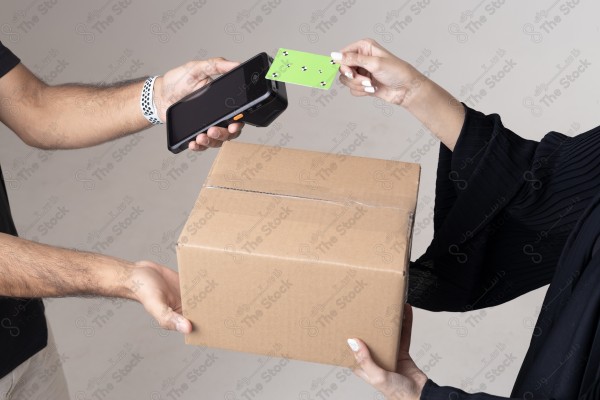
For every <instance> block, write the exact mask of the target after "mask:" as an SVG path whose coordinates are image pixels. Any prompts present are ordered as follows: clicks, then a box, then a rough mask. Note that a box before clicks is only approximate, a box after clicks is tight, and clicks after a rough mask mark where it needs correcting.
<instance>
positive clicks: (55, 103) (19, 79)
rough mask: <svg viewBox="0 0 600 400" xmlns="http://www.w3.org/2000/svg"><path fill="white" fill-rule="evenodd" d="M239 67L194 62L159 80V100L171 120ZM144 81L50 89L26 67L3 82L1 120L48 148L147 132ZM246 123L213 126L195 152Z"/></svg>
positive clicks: (162, 113) (156, 98) (159, 107)
mask: <svg viewBox="0 0 600 400" xmlns="http://www.w3.org/2000/svg"><path fill="white" fill-rule="evenodd" d="M236 65H238V64H237V63H235V62H232V61H227V60H224V59H221V58H215V59H210V60H207V61H195V62H189V63H187V64H185V65H183V66H181V67H178V68H175V69H173V70H170V71H169V72H167V73H166V74H165V75H164V76H161V77H159V78H158V79H157V80H156V82H155V88H154V101H155V104H156V107H157V110H158V113H159V116H160V117H161V119H162V120H163V121H164V120H166V110H167V108H168V107H169V106H170V105H171V104H173V103H175V102H176V101H178V100H179V99H181V98H182V97H183V96H185V95H187V94H189V93H191V92H193V91H194V90H196V89H198V88H200V87H202V86H204V85H205V84H206V83H208V82H209V81H210V79H211V76H212V75H216V74H222V73H224V72H227V71H229V70H230V69H231V68H233V67H235V66H236ZM143 85H144V79H139V80H134V81H129V82H121V83H117V84H114V85H98V86H94V85H84V84H64V85H57V86H50V85H47V84H45V83H44V82H42V81H41V80H40V79H38V78H37V77H36V76H35V75H34V74H33V73H32V72H31V71H29V69H27V67H25V66H24V65H23V64H19V65H17V66H16V67H15V68H13V69H12V70H11V71H10V72H8V73H7V74H6V75H4V76H3V77H2V78H1V79H0V100H1V101H0V120H1V121H2V122H4V123H5V124H6V125H7V126H8V127H9V128H10V129H11V130H13V131H14V132H15V133H16V134H17V135H18V136H19V137H20V138H21V139H22V140H23V141H24V142H25V143H27V144H29V145H30V146H34V147H38V148H43V149H69V148H81V147H88V146H93V145H96V144H99V143H103V142H107V141H109V140H112V139H116V138H119V137H121V136H124V135H127V134H131V133H134V132H138V131H140V130H142V129H145V128H148V127H150V126H151V124H150V123H149V122H148V121H147V120H146V119H145V118H144V116H143V115H142V112H141V109H140V96H141V92H142V87H143ZM241 127H242V124H232V125H230V126H229V128H228V129H226V128H217V127H213V128H211V129H210V130H209V132H207V135H199V136H198V138H197V140H196V144H193V145H191V148H193V149H196V150H201V149H204V148H206V147H216V146H218V145H220V143H221V142H222V141H223V140H228V139H233V138H235V137H237V135H239V133H240V130H241Z"/></svg>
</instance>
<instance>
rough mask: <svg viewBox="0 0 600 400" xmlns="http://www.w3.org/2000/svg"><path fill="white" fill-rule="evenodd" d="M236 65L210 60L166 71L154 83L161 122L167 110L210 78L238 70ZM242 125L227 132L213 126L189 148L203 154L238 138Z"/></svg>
mask: <svg viewBox="0 0 600 400" xmlns="http://www.w3.org/2000/svg"><path fill="white" fill-rule="evenodd" d="M238 65H239V63H238V62H234V61H229V60H226V59H224V58H210V59H208V60H206V61H190V62H188V63H187V64H184V65H182V66H180V67H177V68H174V69H172V70H170V71H168V72H167V73H166V74H165V75H164V76H161V77H159V78H158V79H156V83H155V89H154V90H155V98H154V99H155V104H156V108H157V111H158V115H159V116H160V118H161V119H162V120H163V121H166V118H167V108H169V106H171V104H173V103H175V102H176V101H178V100H179V99H181V98H183V97H185V96H187V95H188V94H190V93H192V92H193V91H195V90H197V89H199V88H201V87H202V86H204V85H206V84H207V83H209V82H211V81H212V77H213V76H215V75H219V74H224V73H225V72H228V71H230V70H231V69H233V68H235V67H237V66H238ZM243 126H244V124H243V123H239V122H238V123H233V124H231V125H229V126H228V127H227V128H220V127H216V126H212V127H210V128H209V129H208V131H207V132H206V133H202V134H200V135H198V136H196V140H195V141H191V142H190V144H189V148H190V149H192V150H206V149H207V148H209V147H221V145H222V144H223V142H224V141H226V140H231V139H235V138H237V137H238V136H239V135H240V133H241V132H242V128H243Z"/></svg>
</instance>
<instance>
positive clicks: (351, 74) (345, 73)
mask: <svg viewBox="0 0 600 400" xmlns="http://www.w3.org/2000/svg"><path fill="white" fill-rule="evenodd" d="M344 75H346V78H348V79H354V74H353V73H352V72H344Z"/></svg>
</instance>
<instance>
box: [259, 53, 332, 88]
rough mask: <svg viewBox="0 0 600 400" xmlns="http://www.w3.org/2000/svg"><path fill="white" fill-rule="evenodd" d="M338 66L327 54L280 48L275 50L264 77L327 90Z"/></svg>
mask: <svg viewBox="0 0 600 400" xmlns="http://www.w3.org/2000/svg"><path fill="white" fill-rule="evenodd" d="M339 68H340V66H339V64H336V63H335V61H334V60H332V59H331V58H330V57H328V56H322V55H319V54H313V53H306V52H303V51H296V50H290V49H283V48H282V49H279V51H278V52H277V55H276V56H275V59H274V60H273V63H272V64H271V68H269V71H268V72H267V75H266V78H267V79H270V80H274V81H280V82H286V83H293V84H296V85H302V86H308V87H312V88H316V89H324V90H328V89H329V88H330V87H331V84H332V83H333V80H334V79H335V77H336V76H337V72H338V70H339Z"/></svg>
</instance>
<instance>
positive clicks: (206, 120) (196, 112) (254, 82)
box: [167, 52, 288, 153]
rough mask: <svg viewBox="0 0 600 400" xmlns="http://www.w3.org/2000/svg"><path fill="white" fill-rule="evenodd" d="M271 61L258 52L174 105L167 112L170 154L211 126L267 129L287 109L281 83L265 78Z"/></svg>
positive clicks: (285, 96) (181, 148) (176, 151)
mask: <svg viewBox="0 0 600 400" xmlns="http://www.w3.org/2000/svg"><path fill="white" fill-rule="evenodd" d="M272 62H273V59H272V58H271V57H269V56H268V55H267V53H264V52H263V53H259V54H257V55H256V56H254V57H252V58H251V59H249V60H247V61H246V62H244V63H242V64H240V65H239V66H237V67H235V68H234V69H232V70H231V71H229V72H227V73H226V74H223V75H221V76H220V77H218V78H217V79H215V80H214V81H212V82H210V83H208V84H206V85H205V86H203V87H201V88H200V89H198V90H197V91H195V92H193V93H191V94H189V95H187V96H186V97H184V98H183V99H181V100H179V101H178V102H176V103H174V104H173V105H171V107H169V109H168V110H167V144H168V148H169V150H170V151H171V152H173V153H179V152H180V151H182V150H185V149H187V148H188V143H189V142H190V141H191V140H194V139H195V138H196V136H198V135H199V134H201V133H204V132H206V131H207V130H208V128H210V127H211V126H221V127H226V126H227V125H229V124H231V123H233V122H236V121H237V122H244V123H246V124H249V125H253V126H261V127H262V126H268V125H269V124H270V123H271V122H273V121H274V120H275V118H277V117H278V116H279V115H280V114H281V113H282V112H283V111H284V110H285V109H286V108H287V104H288V102H287V93H286V89H285V83H283V82H279V81H271V80H269V79H266V78H265V75H266V74H267V71H268V70H269V67H270V66H271V63H272Z"/></svg>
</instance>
